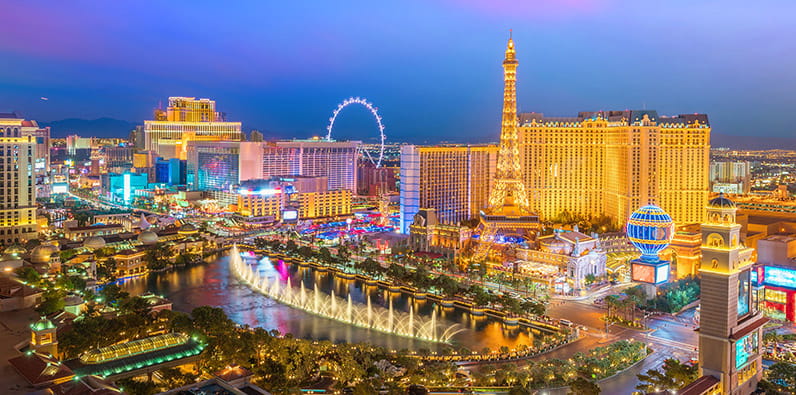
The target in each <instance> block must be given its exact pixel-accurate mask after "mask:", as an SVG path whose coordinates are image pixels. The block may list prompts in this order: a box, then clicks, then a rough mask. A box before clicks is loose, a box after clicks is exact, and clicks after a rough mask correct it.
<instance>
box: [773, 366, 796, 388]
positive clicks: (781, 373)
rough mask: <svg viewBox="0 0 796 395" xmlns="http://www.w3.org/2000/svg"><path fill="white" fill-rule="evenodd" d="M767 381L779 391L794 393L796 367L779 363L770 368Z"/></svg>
mask: <svg viewBox="0 0 796 395" xmlns="http://www.w3.org/2000/svg"><path fill="white" fill-rule="evenodd" d="M766 380H767V381H768V382H769V383H771V384H773V385H774V387H776V389H777V390H779V391H787V390H791V391H792V390H793V389H794V388H796V365H794V364H792V363H787V362H777V363H775V364H773V365H771V367H769V368H768V373H767V375H766Z"/></svg>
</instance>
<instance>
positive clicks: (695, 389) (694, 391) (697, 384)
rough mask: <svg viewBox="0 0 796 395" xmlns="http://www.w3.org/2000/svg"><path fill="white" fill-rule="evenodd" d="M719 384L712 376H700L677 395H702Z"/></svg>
mask: <svg viewBox="0 0 796 395" xmlns="http://www.w3.org/2000/svg"><path fill="white" fill-rule="evenodd" d="M719 382H720V380H719V379H717V378H715V377H713V376H702V377H700V378H698V379H696V380H694V381H693V382H692V383H691V384H688V385H687V386H685V387H684V388H683V389H681V390H680V391H678V392H677V394H678V395H702V394H706V393H708V390H710V389H711V388H713V386H715V385H716V384H718V383H719Z"/></svg>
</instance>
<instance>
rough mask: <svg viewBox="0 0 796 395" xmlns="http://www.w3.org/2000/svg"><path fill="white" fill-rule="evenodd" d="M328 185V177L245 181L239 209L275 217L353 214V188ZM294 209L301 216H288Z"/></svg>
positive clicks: (251, 214)
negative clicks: (330, 186)
mask: <svg viewBox="0 0 796 395" xmlns="http://www.w3.org/2000/svg"><path fill="white" fill-rule="evenodd" d="M326 186H327V181H326V177H299V176H296V177H274V178H272V179H269V180H250V181H245V182H243V183H242V185H241V187H240V189H239V190H238V209H237V213H238V214H240V215H242V216H244V217H258V218H263V217H271V218H273V220H275V221H281V220H286V221H290V220H295V219H315V218H332V217H339V216H346V215H351V214H352V213H353V210H352V204H351V200H352V199H351V197H352V194H351V191H349V190H347V189H336V190H331V191H330V190H328V189H327V188H326ZM286 213H287V214H286ZM290 213H296V214H297V218H287V216H289V215H290Z"/></svg>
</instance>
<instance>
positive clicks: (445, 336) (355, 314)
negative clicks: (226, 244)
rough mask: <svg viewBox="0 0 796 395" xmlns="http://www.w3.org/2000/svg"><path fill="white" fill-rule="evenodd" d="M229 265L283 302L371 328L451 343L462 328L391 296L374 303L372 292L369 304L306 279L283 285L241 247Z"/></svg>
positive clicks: (237, 274)
mask: <svg viewBox="0 0 796 395" xmlns="http://www.w3.org/2000/svg"><path fill="white" fill-rule="evenodd" d="M229 267H230V269H231V270H232V273H234V274H235V277H237V278H238V280H240V281H242V282H244V283H246V284H247V285H248V286H249V287H251V288H252V289H253V290H255V291H257V292H259V293H262V294H263V295H265V296H268V297H269V298H271V299H274V300H276V301H278V302H280V303H283V304H286V305H288V306H291V307H294V308H297V309H301V310H304V311H306V312H308V313H311V314H315V315H318V316H321V317H324V318H331V319H333V320H336V321H340V322H345V323H347V324H351V325H355V326H358V327H362V328H369V329H373V330H377V331H380V332H385V333H389V334H393V335H398V336H405V337H411V338H415V339H421V340H426V341H432V342H441V343H448V342H450V339H451V338H452V337H453V336H454V335H455V334H457V333H459V332H460V331H462V329H459V328H458V327H459V325H458V324H454V325H451V326H448V327H446V328H440V326H441V325H440V324H439V323H438V322H437V314H436V312H433V313H432V314H431V317H430V318H429V317H423V316H420V315H416V314H415V313H414V310H413V309H412V307H411V306H410V308H409V312H408V313H406V312H403V311H395V309H393V306H392V300H390V304H389V308H384V307H382V306H374V305H373V304H371V302H370V297H369V296H368V301H367V304H364V305H363V304H359V303H353V301H352V300H351V295H348V297H347V298H341V297H338V296H335V295H334V291H332V294H331V295H327V294H326V293H324V292H322V291H320V290H318V286H317V284H316V285H314V287H313V289H311V290H309V289H305V287H304V282H301V286H300V287H299V288H298V289H296V288H293V286H292V285H291V284H290V278H288V280H287V284H286V285H285V286H282V284H281V283H280V280H279V278H273V279H269V278H267V277H262V276H260V275H259V274H258V273H257V272H256V271H255V270H254V269H253V268H252V267H251V266H250V265H248V264H247V263H246V262H244V261H243V259H242V258H241V257H240V253H239V252H238V247H237V246H233V247H232V249H231V250H230V261H229Z"/></svg>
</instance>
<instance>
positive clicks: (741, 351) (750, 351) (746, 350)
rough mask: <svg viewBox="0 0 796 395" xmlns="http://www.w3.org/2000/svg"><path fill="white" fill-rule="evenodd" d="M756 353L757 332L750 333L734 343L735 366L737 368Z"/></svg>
mask: <svg viewBox="0 0 796 395" xmlns="http://www.w3.org/2000/svg"><path fill="white" fill-rule="evenodd" d="M755 354H757V333H751V334H748V335H746V336H744V337H742V338H741V339H740V340H738V342H737V343H735V368H736V369H738V368H740V367H741V366H743V365H744V364H746V362H747V361H748V360H749V358H751V357H752V355H755Z"/></svg>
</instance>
